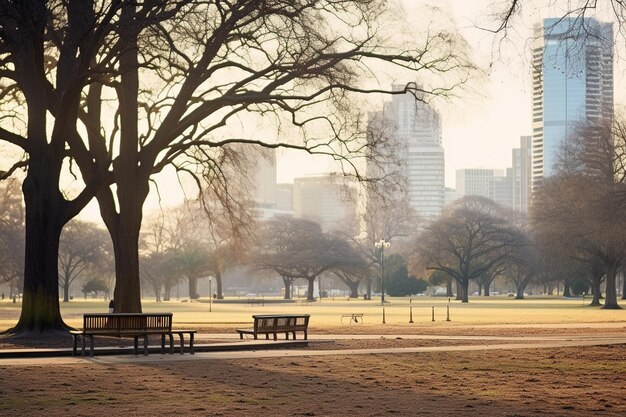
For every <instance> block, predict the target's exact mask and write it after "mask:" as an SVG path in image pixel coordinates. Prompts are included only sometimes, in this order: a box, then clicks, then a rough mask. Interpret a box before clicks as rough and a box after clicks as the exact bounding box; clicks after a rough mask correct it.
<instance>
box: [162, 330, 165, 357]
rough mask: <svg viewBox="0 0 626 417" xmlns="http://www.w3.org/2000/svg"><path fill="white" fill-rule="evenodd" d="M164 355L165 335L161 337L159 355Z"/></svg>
mask: <svg viewBox="0 0 626 417" xmlns="http://www.w3.org/2000/svg"><path fill="white" fill-rule="evenodd" d="M164 353H165V335H164V334H162V335H161V355H162V354H164Z"/></svg>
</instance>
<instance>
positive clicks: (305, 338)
mask: <svg viewBox="0 0 626 417" xmlns="http://www.w3.org/2000/svg"><path fill="white" fill-rule="evenodd" d="M304 340H307V334H306V330H305V331H304Z"/></svg>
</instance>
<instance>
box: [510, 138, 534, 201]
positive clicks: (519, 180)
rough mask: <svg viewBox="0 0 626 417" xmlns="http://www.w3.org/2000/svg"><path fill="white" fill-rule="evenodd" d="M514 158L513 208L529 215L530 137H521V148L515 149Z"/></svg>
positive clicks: (512, 180)
mask: <svg viewBox="0 0 626 417" xmlns="http://www.w3.org/2000/svg"><path fill="white" fill-rule="evenodd" d="M512 156H513V157H512V161H511V162H512V168H511V173H510V176H511V186H512V187H513V190H512V199H513V200H512V204H511V208H513V209H514V210H517V211H520V212H522V213H527V212H528V203H529V201H530V190H531V186H530V185H531V178H532V159H531V157H532V141H531V137H530V136H521V137H520V147H519V148H515V149H513V155H512Z"/></svg>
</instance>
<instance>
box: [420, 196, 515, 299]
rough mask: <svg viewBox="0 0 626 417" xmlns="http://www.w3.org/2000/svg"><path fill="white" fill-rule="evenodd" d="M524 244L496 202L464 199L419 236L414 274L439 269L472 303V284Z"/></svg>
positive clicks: (483, 199)
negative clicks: (448, 276) (450, 278)
mask: <svg viewBox="0 0 626 417" xmlns="http://www.w3.org/2000/svg"><path fill="white" fill-rule="evenodd" d="M523 241H524V239H523V235H522V234H521V232H520V231H519V230H517V229H516V228H514V227H513V226H512V225H511V224H510V222H509V221H508V220H507V219H506V218H505V217H504V216H503V215H502V213H501V208H500V207H499V206H498V205H496V204H495V203H494V202H493V201H491V200H489V199H486V198H483V197H475V196H470V197H464V198H462V199H460V200H458V201H456V202H454V203H452V204H451V205H450V206H448V208H447V209H446V210H445V212H444V214H443V215H442V216H441V217H440V218H438V219H437V220H435V221H433V222H432V223H431V224H429V225H428V226H426V227H425V229H424V231H423V232H422V233H421V234H420V235H419V236H418V239H417V241H416V243H415V246H414V253H413V254H412V258H411V259H410V264H411V269H412V270H413V272H414V273H416V272H418V271H420V270H422V271H424V270H439V271H443V272H445V273H447V274H448V275H450V276H452V277H454V279H455V280H456V281H457V284H458V285H457V293H458V294H457V297H458V298H459V299H461V300H462V301H463V302H468V287H469V283H470V281H471V280H473V279H477V278H478V277H480V276H482V275H484V274H486V273H489V272H490V271H491V270H492V269H493V268H494V267H496V266H497V265H500V264H501V263H502V261H503V260H504V259H506V258H507V257H509V256H510V255H511V254H512V252H513V250H514V248H516V247H517V246H519V245H521V244H523ZM416 275H419V274H416Z"/></svg>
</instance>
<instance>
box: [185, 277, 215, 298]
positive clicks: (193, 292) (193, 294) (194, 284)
mask: <svg viewBox="0 0 626 417" xmlns="http://www.w3.org/2000/svg"><path fill="white" fill-rule="evenodd" d="M188 281H189V299H190V300H197V299H198V278H196V277H189V280H188ZM212 296H213V295H211V297H212Z"/></svg>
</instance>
